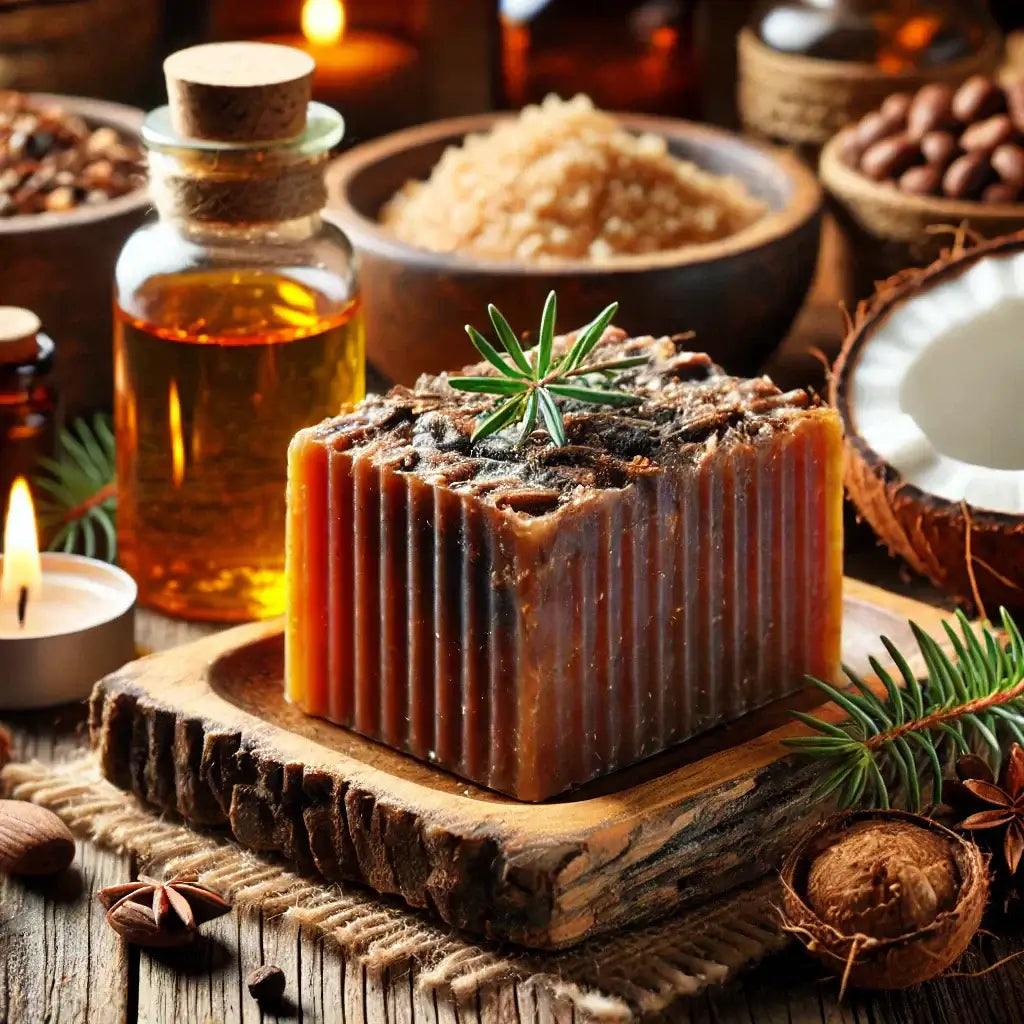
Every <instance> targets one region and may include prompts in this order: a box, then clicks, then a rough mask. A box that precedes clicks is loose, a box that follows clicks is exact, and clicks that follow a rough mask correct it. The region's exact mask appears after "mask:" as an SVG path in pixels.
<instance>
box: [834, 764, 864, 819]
mask: <svg viewBox="0 0 1024 1024" xmlns="http://www.w3.org/2000/svg"><path fill="white" fill-rule="evenodd" d="M866 783H867V766H866V765H865V764H864V762H863V761H861V762H859V763H858V765H857V767H856V768H854V770H853V771H852V772H851V773H850V777H849V778H848V779H847V781H846V785H845V786H843V795H842V796H841V797H840V800H839V810H841V811H848V810H849V809H850V808H851V807H854V806H855V805H856V804H857V801H858V800H860V798H861V796H862V795H863V793H864V786H865V784H866Z"/></svg>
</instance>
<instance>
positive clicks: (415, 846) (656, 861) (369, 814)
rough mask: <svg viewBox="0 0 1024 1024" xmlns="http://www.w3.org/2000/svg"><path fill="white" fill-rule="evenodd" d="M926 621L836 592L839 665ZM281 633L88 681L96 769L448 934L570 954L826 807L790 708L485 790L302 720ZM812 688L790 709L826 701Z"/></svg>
mask: <svg viewBox="0 0 1024 1024" xmlns="http://www.w3.org/2000/svg"><path fill="white" fill-rule="evenodd" d="M908 618H913V619H914V620H915V621H917V622H918V623H919V624H920V625H921V626H922V627H923V628H925V629H928V630H934V628H935V627H936V626H937V625H938V623H939V622H940V621H941V618H942V615H941V613H940V612H939V611H937V610H936V609H934V608H931V607H929V606H927V605H923V604H920V603H918V602H916V601H912V600H909V599H907V598H902V597H898V596H896V595H894V594H890V593H888V592H886V591H884V590H879V589H878V588H876V587H871V586H868V585H866V584H862V583H859V582H856V581H853V580H847V581H846V591H845V617H844V643H843V655H844V660H845V661H847V662H848V663H850V664H851V665H853V666H854V667H856V668H858V669H862V668H863V669H866V667H867V662H866V659H867V656H868V655H869V654H871V653H874V652H878V651H881V645H880V644H879V643H878V636H879V634H880V633H885V634H887V635H888V636H890V637H891V638H892V639H893V640H894V641H895V642H896V644H897V645H899V646H908V645H909V646H912V637H911V634H910V630H909V629H908V627H907V619H908ZM282 671H283V640H282V635H281V627H280V624H279V623H261V624H256V625H252V626H242V627H240V628H237V629H232V630H229V631H227V632H224V633H219V634H216V635H214V636H211V637H208V638H206V639H204V640H200V641H198V642H196V643H193V644H189V645H188V646H186V647H182V648H178V649H177V650H172V651H168V652H166V653H163V654H157V655H152V656H150V657H148V658H143V659H142V660H140V661H136V662H133V663H131V664H129V665H127V666H126V667H125V668H123V669H122V670H121V671H119V672H117V673H115V674H114V675H111V676H108V677H107V678H106V679H104V680H101V681H100V682H99V683H98V684H97V685H96V688H95V690H94V691H93V695H92V701H91V716H90V719H91V731H92V740H93V744H94V746H95V747H96V748H97V750H98V754H99V758H100V763H101V767H102V770H103V772H104V774H105V775H106V776H107V778H109V779H110V780H111V781H112V782H114V783H115V784H117V785H118V786H120V787H122V788H124V789H127V790H130V791H132V792H133V793H135V794H136V795H137V796H138V797H140V798H141V799H143V800H144V801H146V802H148V803H150V804H153V805H155V806H157V807H159V808H161V809H165V810H171V811H176V812H177V813H179V814H180V815H181V816H182V817H183V818H184V819H185V820H186V821H189V822H192V823H194V824H198V825H214V826H225V825H226V826H228V827H229V828H230V829H231V831H232V833H233V834H234V836H235V838H236V839H237V840H238V841H239V842H240V843H241V844H243V845H244V846H247V847H249V848H251V849H254V850H260V851H272V852H275V853H280V854H281V855H282V856H284V857H285V858H286V859H287V860H288V861H289V862H290V863H292V864H293V865H295V866H297V867H299V868H301V869H305V870H310V871H319V872H320V873H321V874H322V875H323V876H324V877H326V878H328V879H332V880H340V879H347V880H355V881H359V882H362V883H364V884H366V885H368V886H370V887H371V888H373V889H375V890H377V891H378V892H381V893H389V894H395V895H398V896H400V897H401V898H402V899H404V900H405V901H406V902H407V903H409V904H410V905H412V906H414V907H423V908H427V909H428V910H431V911H433V912H434V913H436V914H437V915H438V916H439V917H441V918H442V919H443V920H444V921H445V922H446V923H448V924H449V925H452V926H455V927H458V928H463V929H467V930H469V931H472V932H476V933H478V934H483V935H487V936H488V937H491V938H497V939H507V940H510V941H513V942H517V943H520V944H522V945H525V946H531V947H535V948H541V949H554V948H561V947H566V946H571V945H574V944H576V943H578V942H580V941H582V940H583V939H585V938H588V937H590V936H593V935H597V934H600V933H602V932H607V931H609V930H611V929H614V928H618V927H621V926H623V925H627V924H634V923H637V922H640V921H645V920H650V919H652V918H654V917H656V916H659V915H663V914H665V913H667V912H670V911H672V910H674V909H677V908H679V907H682V906H684V905H686V904H691V903H696V902H700V901H702V900H705V899H708V898H709V897H712V896H715V895H716V894H719V893H721V892H724V891H727V890H729V889H732V888H734V887H736V886H739V885H743V884H744V883H747V882H750V881H752V880H754V879H755V878H758V877H760V876H762V875H764V874H765V873H766V872H768V871H770V870H772V869H774V868H775V867H776V866H777V865H778V863H779V862H780V861H781V859H782V857H783V855H784V854H785V853H786V852H788V850H789V849H791V848H792V847H793V845H794V844H795V843H796V841H797V839H798V838H799V837H800V835H801V834H802V833H803V832H804V830H805V829H806V827H807V826H808V824H809V823H810V822H811V821H812V820H813V819H815V818H816V817H818V816H819V815H820V814H821V813H822V812H823V810H824V808H823V807H822V805H821V804H820V803H818V802H816V801H815V799H814V797H813V790H814V786H815V782H816V778H817V777H816V776H815V774H814V772H813V771H812V769H811V768H810V767H808V766H806V765H801V764H799V763H797V762H796V761H795V760H794V759H793V758H791V757H790V756H788V754H787V751H786V749H785V748H784V747H783V746H781V744H780V741H781V739H783V738H784V737H785V736H787V735H793V734H797V733H799V732H800V731H801V729H802V727H801V726H798V725H796V724H794V723H792V721H791V720H790V718H789V715H788V708H789V707H792V706H794V700H790V701H788V702H786V703H785V706H780V705H778V704H776V705H772V706H770V707H767V708H764V709H762V710H761V711H758V712H755V713H753V714H751V715H748V716H746V717H745V718H743V719H741V720H740V721H738V722H736V723H734V724H732V725H728V726H725V727H722V728H719V729H717V730H715V731H713V732H711V733H707V734H705V735H703V736H700V737H698V738H697V739H695V740H691V741H689V742H687V743H683V744H681V745H680V746H679V747H677V748H675V749H674V750H671V751H668V752H666V753H665V754H662V755H659V756H657V757H654V758H652V759H650V760H648V761H646V762H644V763H643V764H641V765H638V766H636V767H633V768H630V769H626V770H624V771H622V772H619V773H617V774H615V775H612V776H609V777H607V778H605V779H601V780H598V781H596V782H594V783H591V784H589V785H587V786H585V787H583V788H582V789H580V790H578V791H576V792H574V793H571V794H568V795H567V796H565V797H562V798H557V799H554V800H551V801H548V802H547V803H543V804H524V803H520V802H517V801H515V800H512V799H510V798H508V797H504V796H501V795H500V794H497V793H494V792H491V791H489V790H484V789H480V788H478V787H476V786H473V785H472V784H470V783H467V782H464V781H462V780H461V779H458V778H456V777H455V776H453V775H449V774H448V773H446V772H444V771H441V770H440V769H437V768H433V767H431V766H430V765H427V764H422V763H420V762H418V761H415V760H413V759H412V758H409V757H406V756H405V755H403V754H399V753H396V752H395V751H392V750H390V749H388V748H386V747H383V746H381V745H379V744H377V743H374V742H373V741H372V740H367V739H364V738H363V737H361V736H358V735H356V734H355V733H350V732H348V731H346V730H344V729H340V728H337V727H335V726H332V725H330V724H329V723H327V722H323V721H320V720H318V719H312V718H308V717H306V716H305V715H303V714H302V712H300V711H299V710H297V709H296V708H294V707H292V706H290V705H289V704H287V703H286V702H285V700H284V697H283V688H282ZM815 693H816V691H809V692H805V693H804V694H802V695H800V696H798V697H797V698H795V700H796V701H800V702H802V705H801V706H803V707H805V708H809V707H813V706H814V705H815V704H816V703H819V702H820V695H818V696H817V699H815V696H814V694H815Z"/></svg>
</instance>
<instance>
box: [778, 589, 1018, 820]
mask: <svg viewBox="0 0 1024 1024" xmlns="http://www.w3.org/2000/svg"><path fill="white" fill-rule="evenodd" d="M1000 615H1001V618H1002V627H1003V631H1004V633H1005V634H1006V641H1005V643H1003V642H1001V641H1000V640H999V639H998V638H997V637H996V635H995V633H993V632H992V630H990V629H988V628H982V629H981V630H980V637H979V635H978V633H977V632H976V631H975V630H974V629H973V628H972V627H971V624H970V623H969V622H968V620H967V617H966V616H965V615H964V614H963V613H962V612H958V613H957V621H958V624H959V626H960V631H961V634H962V635H960V634H958V633H957V631H956V630H955V629H953V628H952V627H951V626H950V625H949V624H948V623H943V627H944V629H945V631H946V636H947V637H948V638H949V642H950V645H951V647H952V649H953V652H954V654H955V655H956V660H955V661H954V660H953V659H951V658H950V657H949V656H948V655H947V654H946V653H945V651H943V650H942V648H941V647H940V646H939V645H938V643H937V642H936V641H935V640H934V639H933V638H932V637H930V636H929V635H928V634H927V633H925V632H924V630H922V629H921V628H920V627H919V626H917V625H916V624H915V623H913V622H912V623H911V624H910V628H911V629H912V630H913V632H914V639H915V640H916V641H917V646H918V649H919V650H920V652H921V656H922V659H923V660H924V665H925V669H926V671H927V678H926V680H925V682H924V684H923V685H922V684H921V683H920V682H918V679H917V677H916V676H915V674H914V672H913V671H912V670H911V668H910V665H909V664H908V663H907V659H906V658H905V657H904V656H903V655H902V654H901V653H900V652H899V650H897V648H896V646H895V645H894V644H893V643H892V641H891V640H889V639H888V638H887V637H882V643H883V644H884V645H885V649H886V650H887V651H888V652H889V656H890V657H891V658H892V660H893V662H894V664H895V666H896V669H897V670H898V672H899V675H900V676H901V677H902V683H903V686H902V688H901V687H900V686H898V685H897V683H896V680H895V679H894V678H893V676H892V675H891V674H890V673H889V672H888V671H886V669H885V668H884V667H883V666H882V665H881V663H880V662H879V661H878V660H877V659H876V658H871V659H870V663H871V668H872V671H873V672H874V673H875V675H876V676H877V677H878V678H879V679H880V680H881V682H882V684H883V685H884V686H885V690H886V697H885V699H884V700H883V699H882V698H881V697H879V696H878V695H877V694H875V693H874V691H872V689H871V688H870V687H869V686H868V685H867V683H866V682H865V681H864V680H863V679H861V678H860V677H859V676H858V675H857V674H856V673H855V672H853V671H851V670H850V669H849V668H844V671H845V672H846V675H847V677H848V678H849V680H850V683H851V684H852V688H851V689H849V690H846V689H843V690H841V689H838V688H837V687H835V686H831V685H829V684H828V683H825V682H822V681H821V680H820V679H811V680H810V682H811V683H813V684H814V685H815V686H817V687H818V688H819V689H820V690H821V691H822V692H823V693H824V694H825V696H826V697H828V698H829V700H831V701H833V702H834V703H835V704H837V705H838V706H839V707H841V708H842V709H843V710H844V711H845V712H846V713H847V714H848V715H849V716H850V718H849V720H848V721H845V722H842V723H841V724H839V725H834V724H832V723H831V722H826V721H824V720H822V719H820V718H815V717H814V716H812V715H806V714H803V713H801V712H799V711H794V712H792V714H793V715H794V716H795V717H796V718H799V719H800V721H802V722H804V723H805V724H806V725H809V726H810V727H811V728H812V729H814V730H815V731H816V732H817V733H818V735H817V736H800V737H797V738H794V739H790V740H786V741H785V742H786V744H787V746H790V747H792V748H794V749H795V750H798V751H800V752H801V753H803V754H806V755H808V756H810V757H812V758H814V759H815V760H817V761H819V762H820V763H821V766H822V768H823V769H827V771H828V775H827V777H826V778H825V780H824V782H823V785H822V790H821V792H820V794H819V795H821V796H825V795H828V794H830V793H834V792H838V793H839V797H840V803H841V805H842V807H844V808H848V807H853V806H855V805H857V804H862V803H867V804H879V805H881V806H883V807H888V806H889V804H890V802H891V800H892V797H893V789H894V788H895V786H896V785H897V784H898V786H899V788H900V789H901V790H902V793H903V796H904V798H905V800H906V803H907V805H908V807H909V808H910V809H911V810H914V811H917V810H920V807H921V786H920V782H919V774H920V773H924V772H925V771H927V770H928V769H929V768H930V770H931V774H932V776H933V778H934V782H935V784H934V790H933V793H932V798H933V800H934V802H935V803H939V802H940V801H941V799H942V773H943V765H944V764H946V763H948V762H950V761H951V760H952V756H951V755H952V754H953V753H954V752H955V753H969V752H971V751H972V749H974V748H987V749H988V751H990V753H991V761H992V764H993V765H994V767H995V770H996V773H997V774H998V767H999V763H1000V761H1001V760H1002V742H1001V739H1000V734H1002V736H1003V738H1004V739H1006V740H1007V741H1013V740H1015V741H1016V742H1018V743H1021V744H1024V639H1022V637H1021V632H1020V629H1019V628H1018V627H1017V624H1016V623H1015V622H1014V621H1013V619H1012V618H1011V617H1010V615H1009V614H1008V613H1007V611H1006V610H1005V609H1000Z"/></svg>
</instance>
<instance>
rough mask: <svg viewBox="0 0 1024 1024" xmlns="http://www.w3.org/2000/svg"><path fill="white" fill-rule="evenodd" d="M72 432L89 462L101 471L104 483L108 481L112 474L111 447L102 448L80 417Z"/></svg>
mask: <svg viewBox="0 0 1024 1024" xmlns="http://www.w3.org/2000/svg"><path fill="white" fill-rule="evenodd" d="M74 432H75V433H76V434H77V435H78V439H79V441H81V443H82V447H83V448H84V449H85V452H86V456H87V458H88V459H89V461H90V462H92V464H93V465H94V466H98V467H99V468H100V470H101V471H102V473H103V480H104V482H106V481H107V480H109V479H110V474H111V473H113V472H114V460H113V454H114V452H113V449H112V448H111V447H108V448H106V449H104V448H103V446H102V445H101V444H100V442H99V440H98V439H97V437H96V435H95V434H94V433H93V430H92V427H90V426H89V424H88V422H87V421H86V420H84V419H82V417H81V416H79V417H78V418H77V419H76V420H75V425H74Z"/></svg>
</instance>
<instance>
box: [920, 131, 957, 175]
mask: <svg viewBox="0 0 1024 1024" xmlns="http://www.w3.org/2000/svg"><path fill="white" fill-rule="evenodd" d="M956 151H957V145H956V137H955V136H954V135H952V134H951V133H950V132H939V131H935V132H928V133H927V134H926V135H925V136H924V137H923V138H922V139H921V155H922V156H923V157H924V158H925V161H926V162H927V163H929V164H932V165H933V166H935V167H939V168H946V167H948V166H949V164H950V161H952V159H953V157H954V156H956Z"/></svg>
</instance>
